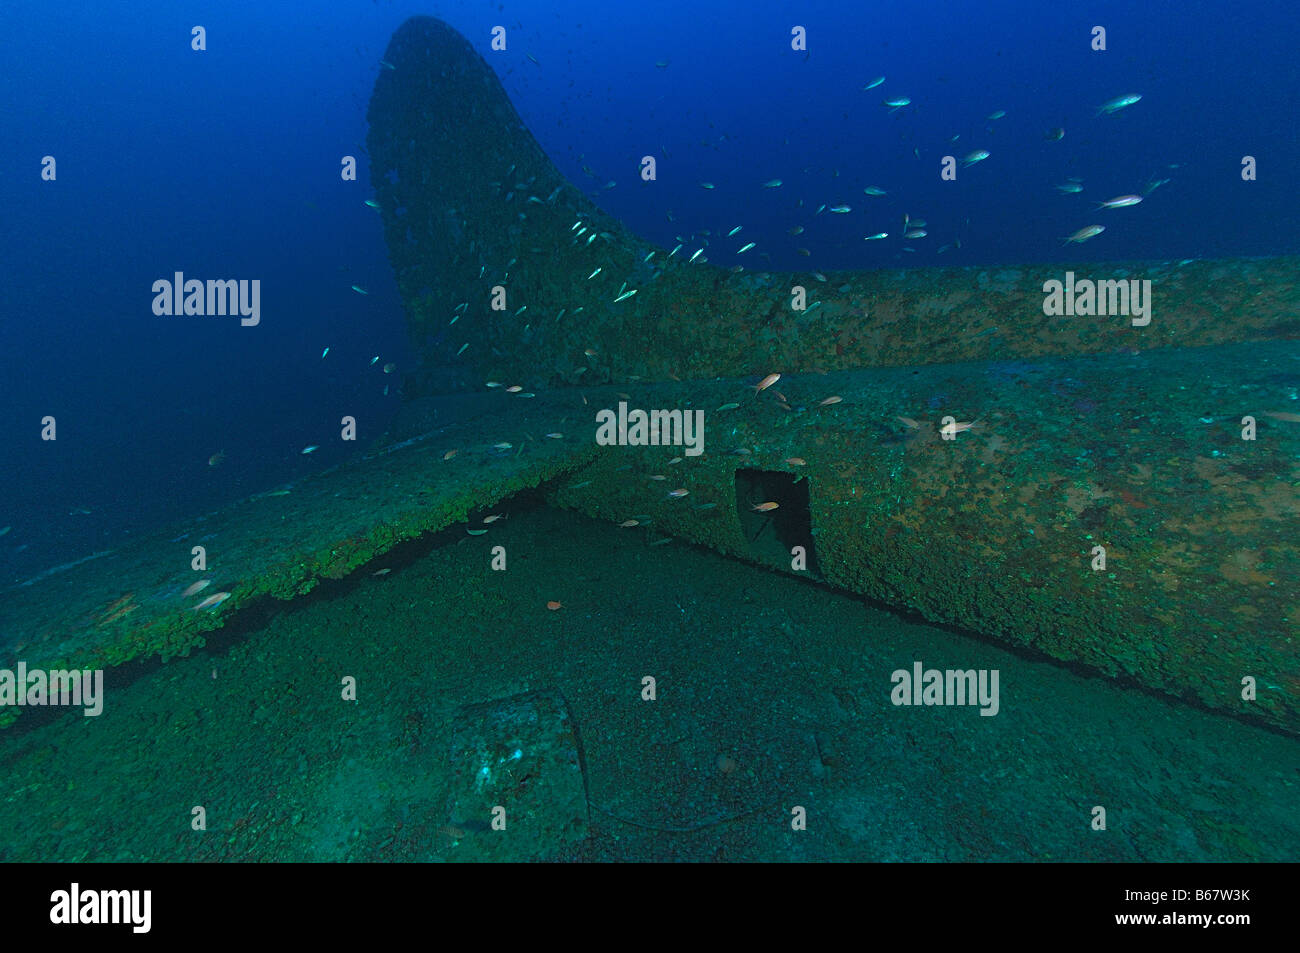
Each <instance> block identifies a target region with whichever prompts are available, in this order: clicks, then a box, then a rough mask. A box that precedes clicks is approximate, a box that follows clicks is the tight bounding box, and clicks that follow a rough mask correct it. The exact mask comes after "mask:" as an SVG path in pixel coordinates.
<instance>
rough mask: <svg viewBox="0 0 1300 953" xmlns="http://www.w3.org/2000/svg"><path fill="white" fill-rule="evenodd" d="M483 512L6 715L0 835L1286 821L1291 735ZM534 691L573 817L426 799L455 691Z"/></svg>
mask: <svg viewBox="0 0 1300 953" xmlns="http://www.w3.org/2000/svg"><path fill="white" fill-rule="evenodd" d="M502 509H503V512H504V513H505V514H507V515H508V518H506V519H503V520H499V521H496V522H494V523H493V524H492V525H491V528H490V530H489V532H488V533H487V534H486V535H484V536H482V537H469V536H465V535H463V534H442V535H439V536H436V537H433V538H430V539H429V540H427V541H426V543H425V544H424V545H423V546H420V547H415V546H408V547H405V548H401V549H399V550H396V551H394V552H393V553H391V554H390V556H389V557H388V558H387V559H385V560H381V563H383V568H391V569H392V571H391V572H389V573H385V574H383V575H378V576H376V575H371V574H370V573H365V574H361V575H357V576H354V577H351V578H349V579H346V580H343V581H326V582H323V583H322V584H321V585H320V586H318V587H317V588H316V589H315V590H314V591H313V592H312V593H310V594H309V595H307V596H305V597H303V598H301V599H298V600H295V601H293V602H288V603H274V604H272V608H273V609H274V610H275V611H274V612H272V613H270V614H269V615H258V617H257V618H256V620H255V621H254V622H251V623H248V624H245V625H242V626H241V625H236V626H233V627H232V629H231V630H230V631H229V632H228V633H227V634H226V635H225V636H224V637H223V638H221V639H214V640H210V642H209V644H208V645H207V646H205V647H203V648H200V649H196V650H195V651H193V652H191V653H190V655H189V656H188V657H186V658H178V659H173V660H172V661H170V662H168V663H167V664H156V663H155V664H149V665H145V666H143V667H141V666H129V667H127V668H119V669H116V670H114V671H112V672H110V675H109V683H108V693H107V701H106V703H105V706H104V711H103V714H102V715H100V716H99V717H98V718H88V717H84V716H83V715H81V714H80V713H79V712H62V713H59V714H57V715H53V716H50V715H48V714H40V715H37V716H35V717H31V718H25V719H23V720H22V721H21V722H19V724H18V725H16V726H14V727H13V728H11V729H9V730H7V731H6V732H5V733H4V734H3V735H2V736H0V759H2V761H3V765H4V776H5V779H6V783H5V786H4V790H3V793H2V794H0V825H3V829H4V830H5V831H6V832H7V834H6V836H5V838H4V839H3V843H2V844H0V858H3V859H4V860H52V859H55V860H76V859H84V860H352V861H362V860H407V861H439V860H443V861H452V860H458V859H461V858H462V857H471V856H472V857H475V858H483V857H491V858H494V859H516V858H517V859H525V858H528V859H553V860H613V859H619V860H634V859H635V860H649V859H660V860H667V859H680V860H759V859H764V860H774V859H778V860H779V859H788V860H850V859H851V860H869V859H876V860H980V859H1005V860H1028V859H1052V860H1150V861H1156V860H1170V861H1174V860H1180V861H1184V860H1193V861H1199V860H1285V859H1292V858H1293V857H1294V853H1295V848H1296V846H1297V844H1300V818H1298V817H1297V815H1296V813H1295V811H1294V810H1293V808H1292V806H1293V805H1294V803H1295V794H1296V785H1297V784H1298V783H1300V742H1298V741H1297V740H1296V739H1294V738H1288V737H1284V736H1281V735H1278V734H1275V733H1271V732H1269V731H1267V730H1264V729H1261V728H1259V727H1255V726H1251V725H1247V724H1243V723H1241V722H1239V721H1235V720H1232V719H1229V718H1225V717H1222V716H1219V715H1215V714H1211V713H1208V712H1204V711H1200V710H1196V709H1194V708H1192V707H1190V706H1188V705H1185V704H1181V703H1176V702H1172V701H1169V700H1167V699H1165V698H1161V697H1158V696H1156V695H1153V694H1149V693H1145V692H1142V691H1139V690H1135V689H1132V688H1128V689H1126V688H1123V687H1119V686H1117V685H1116V684H1115V683H1113V682H1112V681H1110V680H1107V679H1101V678H1095V677H1089V676H1086V675H1080V674H1076V673H1072V672H1069V671H1064V670H1062V669H1061V668H1059V667H1058V666H1056V665H1054V664H1052V663H1049V662H1048V661H1045V660H1043V659H1041V658H1038V657H1029V656H1024V655H1018V654H1014V653H1013V652H1011V651H1009V650H1007V649H1005V648H1002V647H999V646H996V645H993V644H990V643H987V642H983V641H980V640H978V639H975V638H972V637H971V636H969V635H966V634H962V633H958V632H954V631H949V630H943V629H937V628H934V627H931V626H929V625H926V624H922V623H920V622H919V621H917V620H914V619H903V618H900V617H898V616H896V615H893V614H890V613H888V612H885V611H881V610H879V609H876V608H873V607H871V606H868V605H866V604H864V603H863V602H862V601H861V600H859V599H857V598H855V597H852V596H849V595H844V594H840V593H835V592H830V591H827V590H825V589H823V588H821V587H819V586H816V585H814V584H811V583H809V582H807V581H804V580H799V579H795V578H791V577H788V576H782V575H778V574H775V573H772V572H769V571H766V570H763V569H760V568H755V567H751V566H747V565H745V564H743V563H741V562H738V561H734V560H729V559H726V558H723V557H721V556H718V555H717V554H715V553H712V552H710V551H707V550H704V549H697V548H693V547H690V546H687V545H682V544H678V543H670V544H665V545H655V543H656V542H657V541H658V537H657V536H655V535H654V533H653V532H652V530H650V529H645V528H642V527H634V528H630V529H621V528H619V527H617V526H614V525H611V524H609V523H604V522H594V521H590V520H588V519H586V518H585V517H581V516H579V515H577V514H572V513H564V512H562V511H557V510H553V509H549V508H537V507H536V506H535V505H534V504H532V503H531V502H529V501H528V500H525V499H523V498H514V499H512V500H509V501H506V502H505V503H504V504H503V505H502ZM494 546H502V547H504V549H505V552H506V553H507V554H508V562H507V565H506V568H505V569H504V570H494V569H492V568H491V558H492V557H491V547H494ZM399 557H400V558H399ZM548 602H560V603H562V608H560V609H555V610H550V609H548V608H547V604H548ZM246 615H249V614H246ZM235 630H238V631H235ZM918 660H919V661H922V662H923V663H924V664H925V665H926V666H936V667H939V668H952V667H960V668H968V667H969V668H976V669H996V670H998V671H999V672H1000V673H1001V681H1000V684H1001V704H1000V710H999V713H998V714H997V716H996V717H982V716H981V715H980V714H979V710H978V708H975V707H948V708H944V707H926V708H911V707H897V706H895V705H893V704H892V703H891V701H890V689H891V672H893V671H895V670H898V669H910V668H911V666H912V665H913V663H914V662H915V661H918ZM646 676H652V677H653V678H655V680H656V697H655V698H654V700H646V699H645V698H644V697H643V695H644V683H643V679H644V678H645V677H646ZM348 677H351V678H354V679H355V680H356V686H357V689H356V700H355V701H352V700H345V699H344V697H343V691H342V689H341V686H342V685H343V680H344V679H345V678H348ZM532 691H542V692H550V693H551V694H552V695H556V694H558V695H559V696H561V697H563V699H564V700H565V701H566V702H567V706H568V710H569V712H570V716H571V719H572V723H573V727H574V728H576V733H577V736H578V737H579V738H580V740H581V745H582V749H583V751H582V754H583V765H584V777H585V785H586V791H587V797H588V799H589V803H590V813H589V827H588V830H587V831H586V833H585V836H583V837H581V838H577V839H573V838H566V837H564V836H562V832H561V831H559V830H555V831H550V832H547V831H546V830H545V828H544V827H543V828H541V832H540V833H539V829H538V825H536V824H534V825H533V827H532V828H531V831H532V832H531V833H530V834H529V836H523V835H522V833H521V834H516V831H519V832H522V831H524V830H526V829H529V826H528V825H527V824H526V823H522V822H521V823H519V824H513V823H512V822H511V819H510V817H509V809H510V808H509V804H508V803H507V805H506V810H507V813H506V818H507V820H506V824H505V827H504V829H502V830H496V829H493V827H492V826H491V824H490V823H489V822H488V820H487V819H482V820H475V819H471V818H464V817H452V816H450V814H449V805H450V804H452V803H453V800H452V794H453V791H452V788H453V785H454V771H453V760H454V759H453V757H452V755H453V744H454V740H455V739H454V733H455V731H456V726H457V713H458V712H464V711H466V710H467V709H465V708H464V707H463V706H466V705H471V706H472V705H475V704H477V703H489V702H492V701H493V700H495V699H502V698H508V697H514V696H518V695H520V694H521V693H525V692H532ZM548 697H550V696H548ZM468 710H470V711H473V710H475V709H473V708H472V707H471V708H470V709H468ZM520 783H524V782H523V779H520ZM196 807H202V808H204V809H205V812H206V828H207V829H206V830H195V829H194V822H193V818H194V814H193V810H194V808H196ZM1098 807H1101V808H1104V809H1105V812H1106V829H1105V830H1095V829H1094V821H1093V818H1094V816H1095V808H1098ZM796 808H803V809H805V811H806V815H807V829H806V830H800V831H796V830H793V829H792V825H791V819H792V817H793V815H792V813H791V812H792V811H794V810H795V809H796Z"/></svg>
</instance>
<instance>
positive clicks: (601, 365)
mask: <svg viewBox="0 0 1300 953" xmlns="http://www.w3.org/2000/svg"><path fill="white" fill-rule="evenodd" d="M385 59H386V61H387V62H388V63H391V64H392V65H393V67H394V69H392V70H386V71H384V72H382V74H381V75H380V76H379V79H378V81H377V83H376V86H375V91H374V95H373V98H372V101H371V106H370V113H369V119H370V136H369V139H368V149H369V154H370V159H371V170H372V179H373V185H374V188H375V191H376V195H377V197H378V199H379V203H380V205H381V207H382V210H383V215H384V223H385V231H386V238H387V242H388V245H389V249H390V255H391V259H392V263H393V267H394V270H395V272H396V275H397V280H398V284H399V288H400V291H401V295H402V298H403V302H404V305H405V308H406V311H407V320H408V324H409V327H410V331H411V335H412V340H413V343H414V345H415V347H416V349H417V351H418V352H419V354H420V357H421V362H422V366H421V367H420V368H418V369H417V370H415V371H414V372H412V373H411V374H409V375H408V377H407V380H406V382H405V384H406V393H407V394H408V396H411V397H417V396H418V395H420V394H423V393H433V392H435V391H437V390H438V389H439V388H440V387H446V386H447V382H448V381H454V382H463V383H465V384H466V385H467V386H471V387H476V388H481V387H482V386H483V384H484V382H485V381H489V380H492V381H500V382H507V383H510V384H515V385H519V386H521V387H523V388H524V389H525V390H526V391H529V392H537V393H542V392H545V393H548V394H556V393H563V392H564V391H565V390H568V391H570V392H572V393H573V394H574V397H573V398H572V399H571V400H570V405H571V406H577V405H578V403H579V401H578V395H581V396H582V398H583V399H584V400H585V404H584V405H583V409H584V410H586V411H587V412H588V414H590V415H591V416H590V417H589V422H588V424H587V431H586V433H585V434H584V433H580V434H579V439H589V438H587V436H586V435H587V434H592V435H594V433H595V429H596V423H595V417H594V412H595V411H596V410H597V409H600V408H608V409H613V408H616V407H617V406H618V405H619V404H620V403H625V404H627V405H629V406H631V407H634V408H666V409H667V408H676V409H681V410H683V412H688V411H691V410H697V409H698V410H703V411H704V415H705V420H706V423H705V434H706V436H705V440H706V444H705V450H704V452H703V453H702V454H701V455H699V456H698V457H684V458H683V459H682V460H681V461H680V462H677V463H676V464H673V465H670V464H669V461H670V460H671V459H672V458H676V457H679V456H681V450H680V449H679V448H674V447H671V446H644V447H626V448H618V449H613V448H610V449H606V448H600V451H601V452H599V453H596V454H593V455H592V458H591V459H590V461H589V462H586V463H584V464H582V465H581V466H580V467H577V468H575V469H573V470H572V471H570V472H569V474H568V475H567V476H566V478H565V480H563V481H560V482H559V483H557V484H556V485H555V486H554V487H551V488H548V493H549V498H550V500H551V501H552V502H554V503H555V504H556V505H558V506H561V507H568V508H572V509H575V510H579V511H581V512H583V513H586V514H589V515H591V516H595V517H599V518H604V519H609V520H614V521H621V520H624V519H626V518H627V517H628V515H629V514H642V513H652V514H653V517H654V519H655V521H656V523H655V525H656V527H657V528H658V529H659V530H660V531H662V532H666V533H670V534H672V535H673V536H676V537H679V538H682V539H686V540H689V541H691V542H694V543H697V544H700V545H704V546H708V547H711V548H713V549H715V550H718V551H720V552H723V553H726V554H728V555H732V556H736V557H739V558H742V559H749V560H751V561H754V562H759V563H762V564H765V565H768V566H770V567H771V568H773V569H775V570H779V571H786V572H796V573H804V574H807V575H810V576H813V577H815V578H817V579H818V580H819V581H821V582H824V583H825V584H828V585H831V586H834V587H838V588H841V589H847V590H851V591H853V592H856V593H859V594H861V595H863V596H867V597H869V598H871V599H874V600H878V601H880V602H884V603H887V604H889V605H891V606H895V607H898V608H902V609H907V610H910V611H913V612H916V613H919V614H920V615H922V616H924V617H925V618H926V619H928V620H931V621H935V622H942V623H951V624H954V625H958V626H962V627H964V628H968V629H971V630H973V631H976V632H978V633H981V634H983V635H985V636H989V637H992V638H996V639H1000V640H1004V641H1006V642H1009V643H1013V644H1018V645H1023V646H1030V647H1032V648H1034V649H1036V650H1038V651H1041V652H1044V653H1046V654H1048V655H1050V656H1053V657H1055V658H1057V659H1061V660H1064V661H1068V662H1072V663H1080V664H1083V665H1086V666H1089V667H1091V668H1093V669H1095V670H1097V671H1100V672H1103V673H1106V674H1108V675H1113V676H1120V677H1125V678H1129V679H1132V680H1134V681H1136V682H1138V683H1140V684H1142V685H1144V686H1147V687H1149V688H1154V689H1158V690H1160V691H1163V692H1167V693H1170V694H1173V695H1177V696H1181V697H1183V698H1187V699H1195V700H1197V701H1199V702H1200V703H1203V704H1205V705H1208V706H1212V707H1214V708H1217V709H1221V710H1224V711H1228V712H1233V713H1237V714H1242V715H1249V716H1252V717H1255V718H1259V719H1262V720H1264V721H1266V722H1268V723H1270V724H1272V725H1274V726H1277V727H1281V728H1285V729H1287V730H1290V731H1295V730H1297V729H1300V720H1297V715H1298V714H1300V708H1298V707H1297V702H1298V701H1300V666H1298V665H1297V660H1298V649H1300V646H1298V645H1297V641H1296V634H1297V627H1296V619H1297V611H1298V610H1300V603H1298V593H1300V586H1297V582H1298V581H1300V574H1298V573H1297V569H1300V562H1297V545H1298V543H1300V534H1297V532H1296V530H1297V516H1300V507H1298V506H1297V503H1298V501H1300V494H1298V493H1297V487H1300V457H1298V456H1297V451H1298V450H1300V425H1298V424H1297V423H1295V422H1294V420H1288V419H1287V417H1288V414H1287V408H1294V407H1296V404H1295V403H1293V402H1294V401H1295V400H1296V396H1297V387H1300V350H1298V349H1297V346H1296V338H1297V336H1300V320H1298V319H1297V314H1298V313H1300V289H1298V286H1297V278H1298V277H1300V261H1298V260H1296V259H1294V258H1276V259H1266V260H1259V259H1256V260H1239V261H1183V262H1176V263H1175V262H1142V263H1125V264H1111V265H1102V266H1098V265H1078V266H1070V265H1050V266H1048V265H1040V266H1034V265H1026V266H1022V267H1017V268H953V269H920V270H880V271H871V272H853V273H833V274H827V275H820V274H816V273H813V272H800V273H789V274H781V273H771V272H751V271H745V272H743V273H739V274H737V273H733V272H728V271H725V270H723V269H721V268H718V267H715V266H712V265H709V264H707V263H702V262H698V261H696V262H693V263H692V262H688V261H686V260H685V259H686V258H687V252H683V253H682V254H681V255H680V256H672V257H670V256H669V253H668V251H667V250H665V249H660V248H657V247H655V246H653V245H650V244H647V243H646V242H644V241H642V240H639V239H638V238H637V237H636V236H634V235H632V234H630V233H629V232H628V231H627V230H626V229H625V228H624V227H623V226H622V225H621V224H620V223H619V222H618V221H616V220H614V219H613V218H611V217H610V216H608V215H606V214H604V213H603V212H601V211H600V209H598V208H597V207H595V206H594V205H593V204H592V203H591V202H590V201H588V200H587V199H586V198H585V197H584V196H583V195H582V194H581V193H580V192H579V191H578V190H577V189H576V188H574V187H573V186H572V185H570V184H569V183H568V182H567V181H565V179H564V178H563V177H562V176H561V175H560V174H559V172H558V171H557V170H556V169H555V167H554V166H553V165H552V163H551V162H550V160H549V159H548V158H547V157H546V155H545V154H544V153H543V151H542V150H541V148H540V147H539V146H538V144H537V142H536V141H535V140H534V138H533V137H532V135H531V134H530V133H529V131H528V130H527V129H526V128H525V127H524V124H523V123H522V122H521V120H520V118H519V116H518V115H517V113H516V112H515V110H514V108H513V107H512V106H511V103H510V101H509V99H508V97H507V96H506V94H505V91H504V90H503V88H502V86H501V84H500V82H499V81H498V80H497V78H496V75H495V74H494V73H493V71H492V70H491V68H490V67H489V66H488V65H487V63H486V62H484V60H483V58H482V57H481V56H480V55H479V54H478V52H477V51H476V50H475V49H473V48H472V47H471V45H470V44H469V42H468V41H467V40H465V38H464V37H462V36H461V35H460V34H458V33H457V32H456V31H455V30H453V29H452V28H450V27H448V26H447V25H446V24H444V23H442V22H440V21H438V20H436V19H431V18H417V19H413V20H410V21H408V22H407V23H406V24H404V25H403V26H402V27H401V28H400V29H399V30H398V31H397V33H396V34H395V35H394V37H393V39H392V42H391V44H390V46H389V48H388V51H387V52H386V54H385ZM595 269H600V271H599V273H598V274H595V275H594V277H592V276H593V273H594V272H595ZM1075 275H1078V276H1086V278H1087V279H1088V280H1090V281H1092V282H1096V283H1107V282H1108V283H1109V285H1107V284H1099V287H1100V288H1103V289H1105V288H1109V289H1110V293H1111V294H1114V293H1115V290H1116V289H1117V288H1121V287H1122V286H1127V285H1128V283H1129V282H1136V281H1137V280H1138V279H1141V281H1142V282H1145V283H1146V284H1145V288H1146V290H1147V292H1148V295H1149V299H1148V300H1149V303H1152V304H1153V305H1154V307H1153V313H1154V317H1152V315H1151V314H1148V315H1147V316H1146V317H1145V319H1143V318H1139V317H1138V316H1136V315H1134V316H1132V317H1129V316H1127V314H1124V313H1121V314H1119V315H1115V314H1112V315H1109V316H1105V315H1103V316H1097V315H1087V314H1084V313H1075V311H1074V310H1073V309H1071V308H1069V307H1067V308H1065V309H1061V310H1063V311H1064V312H1065V313H1061V314H1056V315H1048V314H1046V313H1045V310H1046V309H1045V307H1044V298H1045V294H1044V282H1045V281H1050V280H1053V279H1055V280H1059V281H1060V282H1062V284H1063V285H1066V287H1067V291H1066V293H1067V295H1068V293H1069V292H1068V285H1069V284H1070V283H1073V282H1074V276H1075ZM1135 290H1136V289H1135ZM1104 294H1105V292H1103V296H1104ZM494 295H500V296H501V297H502V298H503V299H504V300H502V301H501V302H500V304H499V305H498V307H499V310H494V309H493V306H492V304H493V297H494ZM1079 310H1080V311H1082V310H1083V309H1079ZM772 373H779V374H780V375H781V379H780V381H779V382H778V383H777V384H776V385H775V386H773V387H771V388H768V389H764V390H761V391H760V390H759V389H758V387H757V385H756V384H755V382H756V381H759V379H760V378H763V377H765V376H766V375H769V374H772ZM611 390H613V391H614V392H615V393H614V394H612V395H611V394H610V391H611ZM778 391H779V397H778V395H777V392H778ZM625 398H626V399H625ZM418 403H419V401H418V400H415V401H413V403H412V405H411V408H412V413H413V415H414V416H415V417H416V418H418V413H415V412H414V408H415V406H416V405H418ZM519 403H526V401H522V402H521V401H516V402H514V403H511V404H509V405H508V406H510V407H511V408H513V407H515V406H517V405H518V404H519ZM1290 416H1291V417H1292V418H1293V417H1294V414H1291V415H1290ZM969 422H975V426H973V427H971V428H970V429H969V430H967V429H965V424H966V423H969ZM401 427H402V424H401V422H400V421H399V423H398V425H397V428H398V431H399V432H400V429H401ZM412 429H413V430H418V429H419V428H418V426H416V427H412ZM792 461H793V462H792ZM668 474H671V475H670V476H668V480H667V481H666V482H665V481H654V480H651V479H650V478H651V477H654V476H657V475H668ZM673 488H679V489H684V490H687V491H688V494H689V495H682V496H679V497H672V496H668V495H665V491H670V490H672V489H673ZM765 503H777V504H778V507H775V508H770V510H769V511H768V512H763V511H761V510H760V511H757V512H756V511H755V506H756V505H757V504H765ZM796 547H799V548H801V549H800V550H798V551H796V553H795V555H794V556H793V557H792V555H791V550H794V549H796ZM799 552H802V553H804V555H805V558H804V559H802V560H800V559H799V558H798V553H799ZM792 565H793V566H794V568H792ZM1252 686H1253V689H1254V691H1253V692H1252V691H1251V690H1250V689H1251V687H1252ZM1252 695H1253V697H1252ZM1243 696H1245V697H1243Z"/></svg>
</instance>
